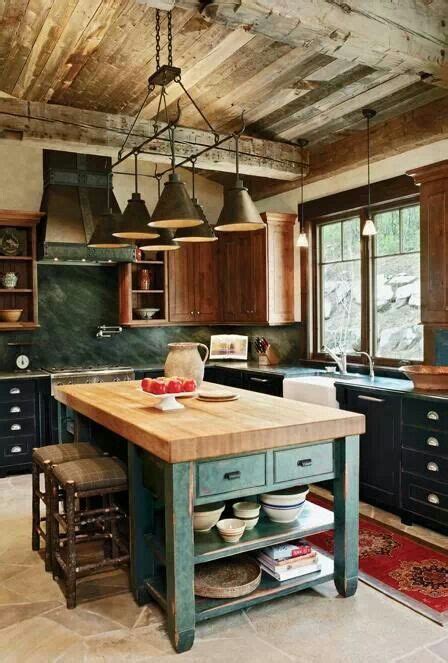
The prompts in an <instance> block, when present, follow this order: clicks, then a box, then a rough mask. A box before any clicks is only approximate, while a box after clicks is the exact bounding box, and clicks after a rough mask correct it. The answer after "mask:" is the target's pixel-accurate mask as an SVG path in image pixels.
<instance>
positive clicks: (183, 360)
mask: <svg viewBox="0 0 448 663" xmlns="http://www.w3.org/2000/svg"><path fill="white" fill-rule="evenodd" d="M168 348H169V353H168V357H167V358H166V362H165V376H166V377H173V376H175V375H177V376H178V377H182V378H190V379H191V378H192V379H193V380H196V383H197V385H198V387H199V385H200V384H201V382H202V381H203V379H204V365H205V362H206V361H207V359H208V347H207V346H206V345H204V344H203V343H168ZM199 348H203V349H204V350H205V356H204V359H202V357H201V355H200V354H199Z"/></svg>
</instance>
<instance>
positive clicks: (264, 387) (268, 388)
mask: <svg viewBox="0 0 448 663" xmlns="http://www.w3.org/2000/svg"><path fill="white" fill-rule="evenodd" d="M243 389H249V391H258V392H260V393H262V394H271V395H272V396H283V376H281V375H272V374H271V373H260V372H255V371H254V372H253V373H250V372H246V371H245V372H244V373H243Z"/></svg>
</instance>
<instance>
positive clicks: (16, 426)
mask: <svg viewBox="0 0 448 663" xmlns="http://www.w3.org/2000/svg"><path fill="white" fill-rule="evenodd" d="M11 430H22V426H21V425H20V424H12V426H11Z"/></svg>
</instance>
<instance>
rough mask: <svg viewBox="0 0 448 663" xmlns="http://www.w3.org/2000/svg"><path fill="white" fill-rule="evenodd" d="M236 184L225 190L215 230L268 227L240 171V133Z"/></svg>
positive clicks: (236, 162)
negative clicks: (241, 177)
mask: <svg viewBox="0 0 448 663" xmlns="http://www.w3.org/2000/svg"><path fill="white" fill-rule="evenodd" d="M235 173H236V179H235V184H234V185H233V187H231V188H230V189H227V190H226V191H224V205H223V208H222V210H221V214H220V215H219V218H218V222H217V224H216V226H215V230H221V231H222V232H232V231H238V230H243V231H248V230H258V229H260V228H266V226H265V224H264V223H263V220H262V218H261V216H260V213H259V212H258V210H257V208H256V207H255V205H254V202H253V200H252V198H251V197H250V195H249V192H248V190H247V189H246V187H245V186H244V184H243V181H242V180H241V179H240V173H239V135H238V134H236V135H235Z"/></svg>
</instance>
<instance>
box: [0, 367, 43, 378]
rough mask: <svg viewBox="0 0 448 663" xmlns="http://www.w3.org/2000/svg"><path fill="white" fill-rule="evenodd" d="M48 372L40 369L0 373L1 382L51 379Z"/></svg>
mask: <svg viewBox="0 0 448 663" xmlns="http://www.w3.org/2000/svg"><path fill="white" fill-rule="evenodd" d="M49 377H50V376H49V375H48V373H47V372H46V371H42V370H40V369H36V370H29V371H0V380H26V379H28V380H31V379H34V380H35V379H36V378H49Z"/></svg>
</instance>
